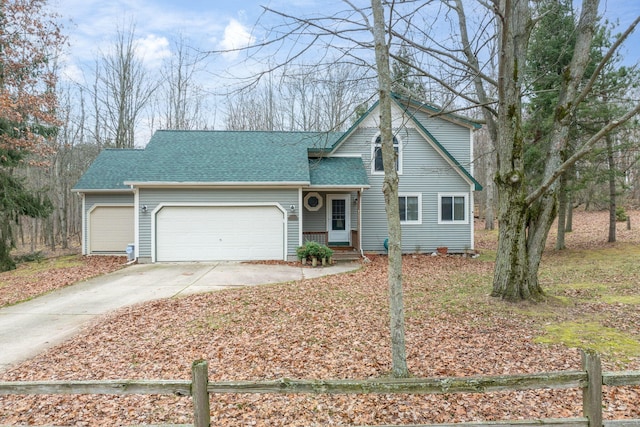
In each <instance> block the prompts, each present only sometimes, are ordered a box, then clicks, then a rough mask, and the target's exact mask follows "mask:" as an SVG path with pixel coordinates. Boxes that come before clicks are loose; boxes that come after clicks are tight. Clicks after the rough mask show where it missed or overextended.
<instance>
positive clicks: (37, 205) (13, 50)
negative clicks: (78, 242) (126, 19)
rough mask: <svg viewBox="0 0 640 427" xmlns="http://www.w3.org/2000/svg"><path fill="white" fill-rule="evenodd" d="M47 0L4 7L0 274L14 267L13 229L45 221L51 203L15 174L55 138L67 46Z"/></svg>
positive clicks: (0, 6) (0, 26)
mask: <svg viewBox="0 0 640 427" xmlns="http://www.w3.org/2000/svg"><path fill="white" fill-rule="evenodd" d="M45 5H46V3H45V1H43V0H12V1H3V2H2V3H0V271H6V270H9V269H12V268H15V263H14V261H13V260H12V259H11V257H10V251H11V249H12V248H13V247H14V245H15V242H14V238H13V233H12V227H13V224H14V223H15V222H16V221H18V219H19V217H20V216H21V215H26V216H30V217H34V218H38V217H45V216H47V215H48V214H49V213H50V212H51V203H50V202H49V201H48V200H46V199H44V198H42V197H41V196H40V195H38V194H35V193H34V192H33V191H30V190H28V189H27V187H26V185H25V182H24V181H23V180H21V179H20V178H19V177H17V175H16V169H17V168H21V167H24V166H25V165H27V164H29V163H30V162H33V161H35V157H34V156H37V155H40V154H44V153H46V151H47V150H48V147H49V145H47V144H46V141H47V139H48V138H52V137H54V136H55V133H56V125H57V120H56V117H55V110H56V94H55V84H56V75H55V73H54V72H53V71H52V69H53V67H52V64H53V63H54V62H55V61H54V60H55V55H56V54H57V53H58V49H59V47H60V46H61V45H62V43H63V42H64V38H63V37H62V35H61V33H60V29H59V27H58V25H57V24H56V23H55V16H53V15H51V14H50V13H49V12H47V11H46V10H45Z"/></svg>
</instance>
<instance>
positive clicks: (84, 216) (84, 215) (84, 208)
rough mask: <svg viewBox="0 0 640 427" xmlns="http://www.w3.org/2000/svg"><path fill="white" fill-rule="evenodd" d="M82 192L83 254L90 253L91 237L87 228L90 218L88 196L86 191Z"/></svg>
mask: <svg viewBox="0 0 640 427" xmlns="http://www.w3.org/2000/svg"><path fill="white" fill-rule="evenodd" d="M80 194H82V255H88V254H89V252H88V247H89V242H88V240H87V239H89V229H88V228H87V225H88V222H87V220H88V218H89V212H87V205H86V200H87V198H86V196H85V194H84V193H80Z"/></svg>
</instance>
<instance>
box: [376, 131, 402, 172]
mask: <svg viewBox="0 0 640 427" xmlns="http://www.w3.org/2000/svg"><path fill="white" fill-rule="evenodd" d="M393 149H394V150H395V152H396V170H397V171H398V173H401V172H402V151H401V150H400V142H399V141H398V138H396V137H395V136H394V137H393ZM371 157H372V159H373V161H372V162H371V173H374V174H383V173H384V165H383V164H382V138H381V137H380V135H378V136H376V138H375V139H374V140H373V149H372V155H371Z"/></svg>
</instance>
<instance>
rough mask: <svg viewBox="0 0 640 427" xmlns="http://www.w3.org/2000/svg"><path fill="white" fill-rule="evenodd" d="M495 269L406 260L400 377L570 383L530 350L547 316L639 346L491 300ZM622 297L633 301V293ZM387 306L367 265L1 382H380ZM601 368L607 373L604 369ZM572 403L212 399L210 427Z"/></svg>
mask: <svg viewBox="0 0 640 427" xmlns="http://www.w3.org/2000/svg"><path fill="white" fill-rule="evenodd" d="M589 219H590V220H591V219H593V218H589ZM638 234H639V233H638V232H637V231H636V232H635V234H633V238H634V239H635V238H637V235H638ZM494 244H495V243H494ZM492 265H493V264H492V263H491V262H488V261H481V260H479V259H470V258H462V257H458V256H446V257H431V256H423V255H416V256H411V255H409V256H407V257H405V259H404V276H405V280H404V290H405V310H406V315H407V319H406V323H407V325H406V327H407V350H408V364H409V369H410V371H411V373H412V374H413V375H414V376H417V377H434V376H473V375H501V374H515V373H532V372H545V371H561V370H576V369H579V368H580V357H579V354H578V351H576V350H575V349H572V348H567V347H565V346H562V345H558V344H556V345H542V344H537V343H535V342H534V338H535V336H536V335H537V334H539V333H541V332H542V330H543V326H544V321H545V316H543V313H541V312H537V313H536V312H535V310H550V311H554V310H556V311H558V312H561V313H558V314H556V315H557V316H558V317H563V316H564V317H567V318H569V319H570V318H573V316H578V315H582V314H581V313H580V311H581V310H587V313H589V314H591V313H592V312H593V313H597V314H598V318H599V319H604V318H605V315H606V314H607V313H608V310H610V309H611V310H612V313H614V314H613V315H612V316H611V317H610V318H609V322H611V325H610V327H615V328H617V329H621V330H625V331H627V332H628V333H630V334H634V333H635V334H638V323H637V322H638V317H637V314H636V316H635V317H634V316H633V315H629V314H630V310H629V309H628V308H629V307H628V305H624V306H623V307H621V306H618V305H616V304H605V303H603V302H602V301H595V302H594V301H584V302H582V301H577V302H576V303H575V305H569V306H533V307H528V308H527V307H521V306H512V305H507V304H505V303H502V302H499V301H494V300H491V299H489V298H488V297H487V296H486V294H488V291H489V289H490V273H491V270H492ZM566 274H567V275H570V272H567V273H566ZM567 277H569V276H567ZM623 281H624V280H623ZM626 292H627V295H629V296H635V295H638V293H639V290H638V289H637V287H636V289H626ZM587 297H588V295H585V298H587ZM387 301H388V296H387V282H386V258H385V257H372V262H371V263H368V264H366V265H364V266H363V268H362V269H361V270H360V271H357V272H353V273H348V274H343V275H339V276H329V277H324V278H320V279H314V280H304V281H299V282H292V283H286V284H278V285H264V286H256V287H247V288H242V289H234V290H225V291H221V292H216V293H212V294H201V295H192V296H189V297H185V298H179V299H168V300H160V301H153V302H150V303H146V304H143V305H139V306H134V307H129V308H125V309H123V310H120V311H118V312H117V313H113V314H111V315H109V316H106V317H104V318H102V319H101V320H100V321H99V322H97V323H96V324H95V325H93V326H92V327H91V328H88V329H86V330H85V331H84V332H83V333H81V334H79V335H78V336H76V337H74V338H73V339H71V340H69V341H68V342H66V343H64V344H63V345H61V346H58V347H56V348H54V349H51V350H49V351H47V352H45V353H43V354H42V355H40V356H38V357H37V358H34V359H32V360H30V361H28V362H25V363H23V364H21V365H19V366H16V367H15V368H13V369H11V370H9V371H7V372H5V373H4V374H2V375H1V376H0V378H1V379H2V380H39V379H59V380H64V379H117V378H130V379H189V377H190V372H191V371H190V368H191V363H192V361H193V360H196V359H200V358H204V359H207V360H208V361H209V365H210V380H211V381H228V380H262V379H276V378H281V377H290V378H306V379H340V378H370V377H381V376H386V375H388V373H389V371H390V363H391V362H390V350H389V341H390V338H389V332H388V322H389V321H388V306H387V304H388V302H387ZM589 304H591V305H589ZM594 304H595V305H594ZM633 307H634V306H632V308H631V310H633ZM635 307H636V308H635V310H636V313H637V306H635ZM525 308H527V309H529V310H530V311H532V312H533V314H529V313H528V312H527V311H526V310H525ZM624 328H626V329H624ZM639 335H640V334H639ZM603 364H604V366H605V369H607V370H613V368H615V365H614V364H613V363H611V362H609V361H607V360H603ZM626 368H627V369H636V370H637V369H640V360H639V359H638V358H631V359H629V360H628V362H627V367H626ZM639 401H640V388H638V387H616V388H605V408H604V409H605V417H606V418H607V419H614V418H625V417H627V418H628V417H635V418H639V417H640V409H639V408H638V404H637V402H639ZM581 402H582V401H581V391H580V390H530V391H521V392H511V393H507V392H502V393H491V394H460V395H424V396H422V395H416V396H411V395H335V396H332V395H331V396H329V395H318V396H312V395H251V394H242V395H227V394H215V395H212V396H211V414H212V425H217V426H227V425H228V426H236V425H258V426H267V425H268V426H298V425H300V426H302V425H305V426H308V425H367V424H369V425H371V424H410V423H451V422H461V421H478V420H501V419H514V420H515V419H530V418H555V417H575V416H580V415H581V411H582V406H581V405H582V404H581ZM0 406H1V407H2V412H1V413H0V423H4V424H34V425H38V424H48V425H51V424H57V425H122V424H161V423H185V422H191V417H192V414H191V411H192V406H191V401H190V399H188V398H179V397H174V396H26V397H23V396H12V397H2V398H0Z"/></svg>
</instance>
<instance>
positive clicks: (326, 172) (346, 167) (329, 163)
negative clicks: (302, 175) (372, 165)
mask: <svg viewBox="0 0 640 427" xmlns="http://www.w3.org/2000/svg"><path fill="white" fill-rule="evenodd" d="M309 174H310V176H311V185H312V186H316V187H318V186H321V187H340V186H351V187H353V186H358V187H368V186H369V178H368V177H367V172H366V170H365V169H364V164H363V163H362V158H360V157H325V158H320V159H309Z"/></svg>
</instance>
